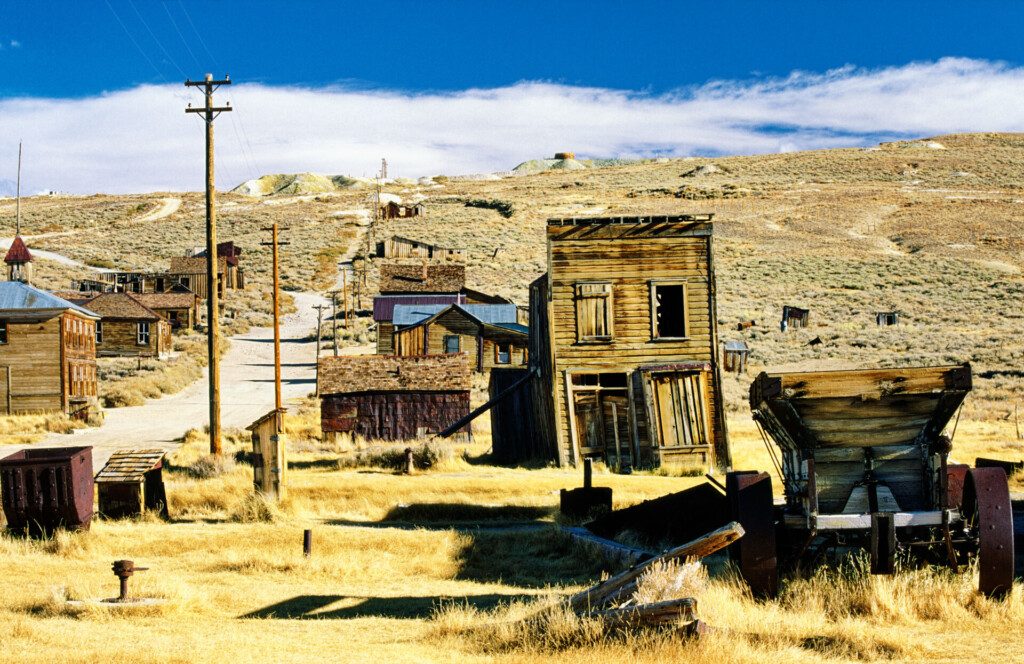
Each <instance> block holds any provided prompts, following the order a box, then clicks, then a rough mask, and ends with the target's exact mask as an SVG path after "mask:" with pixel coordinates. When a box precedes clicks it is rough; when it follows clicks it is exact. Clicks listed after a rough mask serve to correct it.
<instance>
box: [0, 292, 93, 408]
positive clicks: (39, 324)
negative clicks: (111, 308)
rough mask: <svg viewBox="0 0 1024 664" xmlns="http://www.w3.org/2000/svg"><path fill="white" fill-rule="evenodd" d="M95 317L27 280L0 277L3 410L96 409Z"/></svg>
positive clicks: (0, 404) (0, 392) (0, 397)
mask: <svg viewBox="0 0 1024 664" xmlns="http://www.w3.org/2000/svg"><path fill="white" fill-rule="evenodd" d="M98 320H99V316H98V315H96V314H94V313H93V312H91V311H89V310H88V309H85V308H83V307H80V306H78V305H76V304H74V303H72V302H69V301H67V300H64V299H62V298H59V297H57V296H55V295H52V294H50V293H47V292H46V291H43V290H40V289H38V288H35V287H33V286H30V285H29V284H26V283H22V282H20V281H5V282H0V409H2V412H5V413H8V414H13V413H38V412H47V411H58V410H60V411H64V412H66V413H68V414H70V415H73V416H76V417H87V416H88V415H89V414H90V413H92V412H94V411H95V409H96V404H97V399H96V395H97V389H96V388H97V385H96V321H98Z"/></svg>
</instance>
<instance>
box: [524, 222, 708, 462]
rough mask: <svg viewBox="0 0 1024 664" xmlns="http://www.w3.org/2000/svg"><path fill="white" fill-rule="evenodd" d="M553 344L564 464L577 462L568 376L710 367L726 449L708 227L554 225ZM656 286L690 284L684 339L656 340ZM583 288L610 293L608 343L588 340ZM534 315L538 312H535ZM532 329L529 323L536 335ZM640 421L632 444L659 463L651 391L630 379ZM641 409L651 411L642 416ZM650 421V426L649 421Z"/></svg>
mask: <svg viewBox="0 0 1024 664" xmlns="http://www.w3.org/2000/svg"><path fill="white" fill-rule="evenodd" d="M548 241H549V267H550V271H549V273H548V278H549V282H548V287H549V289H550V290H549V292H548V297H549V298H550V302H549V307H550V308H549V311H548V315H547V322H548V325H549V328H548V335H549V342H550V345H551V348H552V353H553V357H554V362H553V367H552V368H553V375H552V376H551V386H552V400H553V403H554V410H555V427H556V431H557V438H558V440H559V447H560V455H559V456H560V458H568V459H569V460H570V461H572V462H575V461H577V459H576V458H575V448H574V443H573V441H574V433H575V438H576V441H577V442H578V440H579V436H580V432H574V431H573V423H571V422H570V413H571V405H570V404H569V402H568V400H567V396H566V394H567V391H566V384H567V382H568V381H569V376H568V375H567V374H566V372H567V371H569V372H575V371H581V372H586V373H593V372H607V373H621V372H625V373H627V375H631V374H632V372H633V371H634V370H637V369H640V368H642V367H644V366H651V365H671V364H678V363H687V362H694V363H707V365H709V366H710V370H709V371H708V372H707V375H706V377H705V378H706V380H707V382H708V384H709V385H710V386H711V389H709V390H708V395H707V400H708V409H709V411H710V412H709V420H710V421H711V422H712V423H713V426H712V429H713V441H714V447H715V448H716V449H719V450H725V454H726V455H727V443H726V440H725V430H724V418H723V417H721V414H720V413H719V401H720V398H721V397H720V395H721V389H720V383H719V378H718V370H717V354H718V349H717V330H716V322H715V320H714V316H715V312H714V310H715V306H714V298H713V280H712V277H711V275H712V266H711V261H710V257H711V226H710V224H706V223H675V224H643V223H638V224H629V223H625V224H623V223H616V224H609V225H600V224H598V225H582V226H572V225H557V224H549V226H548ZM652 282H667V283H669V284H681V283H684V284H685V310H686V335H685V338H671V339H663V338H655V334H654V331H653V325H652V317H653V315H654V312H653V304H652V294H651V288H652ZM578 284H608V285H609V286H610V295H609V300H610V302H609V311H610V316H609V323H610V330H609V338H608V339H607V340H601V341H587V340H580V338H579V337H580V331H579V329H578V326H577V286H578ZM534 313H536V311H534ZM533 325H534V323H533V322H532V321H531V326H533ZM628 380H630V381H632V382H633V385H632V386H631V388H630V390H631V394H632V399H631V400H632V401H633V403H634V408H633V410H634V412H633V413H631V414H630V415H629V417H630V420H631V424H630V427H631V431H630V435H631V438H634V441H633V443H634V445H635V446H636V448H637V451H638V453H639V457H640V461H641V462H643V461H644V459H645V458H646V459H650V461H651V462H652V463H655V464H656V463H660V462H661V461H662V460H663V459H661V456H662V455H661V454H660V453H659V451H658V450H657V449H656V448H657V441H655V440H652V438H653V437H654V436H652V431H653V426H652V425H651V422H650V421H651V420H654V419H655V418H656V417H657V415H655V414H654V413H653V412H651V410H650V407H649V405H648V404H650V402H651V394H650V389H651V388H650V385H645V384H644V382H645V379H644V378H643V376H641V377H640V379H637V378H636V377H632V376H631V377H630V378H629V379H628ZM641 406H643V407H641ZM645 420H648V421H645Z"/></svg>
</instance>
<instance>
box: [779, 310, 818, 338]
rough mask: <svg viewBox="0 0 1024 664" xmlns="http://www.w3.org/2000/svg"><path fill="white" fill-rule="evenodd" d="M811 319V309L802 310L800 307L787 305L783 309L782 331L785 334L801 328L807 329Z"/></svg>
mask: <svg viewBox="0 0 1024 664" xmlns="http://www.w3.org/2000/svg"><path fill="white" fill-rule="evenodd" d="M810 317H811V311H810V309H801V308H800V307H791V306H789V305H786V306H784V307H782V324H781V327H782V331H783V332H785V331H786V330H796V329H799V328H801V327H807V325H808V321H809V320H810Z"/></svg>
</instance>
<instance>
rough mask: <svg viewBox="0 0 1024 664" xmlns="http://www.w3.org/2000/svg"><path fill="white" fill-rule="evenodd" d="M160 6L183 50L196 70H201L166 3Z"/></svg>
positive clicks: (201, 66)
mask: <svg viewBox="0 0 1024 664" xmlns="http://www.w3.org/2000/svg"><path fill="white" fill-rule="evenodd" d="M160 4H162V5H163V7H164V11H165V12H167V18H169V19H171V25H173V26H174V31H175V32H177V33H178V38H179V39H180V40H181V43H182V44H184V45H185V50H186V51H188V54H189V56H190V57H191V58H192V62H194V63H196V68H198V69H202V68H203V65H201V64H199V60H198V59H197V58H196V54H195V53H193V52H192V47H191V46H189V45H188V42H187V41H185V35H183V34H181V29H180V28H179V27H178V23H177V22H176V21H175V20H174V17H173V16H172V15H171V10H170V9H168V8H167V3H166V2H162V3H160Z"/></svg>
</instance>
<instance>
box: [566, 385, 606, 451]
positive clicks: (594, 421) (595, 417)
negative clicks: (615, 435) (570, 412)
mask: <svg viewBox="0 0 1024 664" xmlns="http://www.w3.org/2000/svg"><path fill="white" fill-rule="evenodd" d="M573 396H574V401H575V404H574V405H575V408H574V411H575V417H576V431H577V435H578V436H579V438H580V441H579V442H580V453H581V454H583V455H584V456H586V455H588V454H600V453H603V452H604V450H605V443H604V423H603V422H602V417H601V407H600V401H599V399H598V396H597V393H596V392H579V393H576V394H575V395H573Z"/></svg>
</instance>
